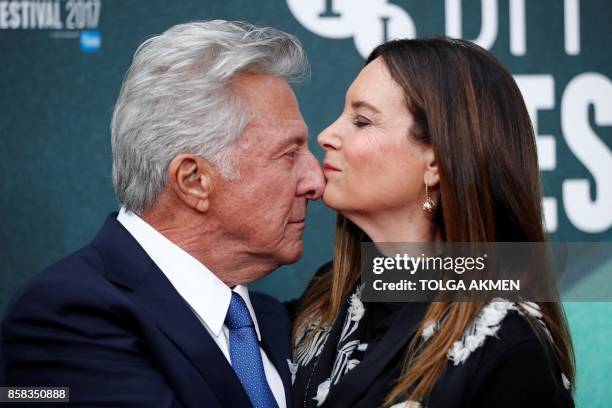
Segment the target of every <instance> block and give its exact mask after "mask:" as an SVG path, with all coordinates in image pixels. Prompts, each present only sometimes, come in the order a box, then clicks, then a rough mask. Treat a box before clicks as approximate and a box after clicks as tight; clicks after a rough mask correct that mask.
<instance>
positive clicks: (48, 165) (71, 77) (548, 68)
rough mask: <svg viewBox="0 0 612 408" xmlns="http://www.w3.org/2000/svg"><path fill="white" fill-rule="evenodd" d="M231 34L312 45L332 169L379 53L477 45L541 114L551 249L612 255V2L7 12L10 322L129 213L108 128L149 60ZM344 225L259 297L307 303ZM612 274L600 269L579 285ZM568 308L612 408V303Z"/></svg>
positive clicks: (5, 255) (593, 395)
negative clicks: (155, 51) (592, 245)
mask: <svg viewBox="0 0 612 408" xmlns="http://www.w3.org/2000/svg"><path fill="white" fill-rule="evenodd" d="M216 18H221V19H228V20H246V21H249V22H253V23H258V24H262V25H271V26H275V27H277V28H279V29H282V30H285V31H287V32H290V33H292V34H294V35H295V36H297V37H298V38H299V39H300V40H301V41H302V43H303V44H304V47H305V48H306V51H307V53H308V55H309V59H310V62H311V67H312V73H311V76H310V78H309V79H308V80H307V81H306V82H305V83H304V84H302V85H299V86H297V87H296V88H295V91H296V94H297V97H298V100H299V102H300V106H301V110H302V113H303V115H304V118H305V120H306V122H307V123H308V125H309V128H310V132H311V135H310V136H311V149H312V150H313V151H314V152H315V154H316V155H317V157H319V158H321V157H322V151H321V149H320V148H319V147H318V146H317V145H316V143H315V139H316V135H317V134H318V133H319V132H320V131H321V130H322V129H324V128H325V127H326V125H328V124H329V123H331V122H332V121H333V120H334V119H335V118H336V116H337V115H338V114H339V113H340V111H341V108H342V105H343V99H344V93H345V91H346V89H347V87H348V86H349V84H350V83H351V81H352V79H353V78H354V77H355V75H356V74H357V72H358V71H359V69H360V67H361V66H362V64H363V58H364V56H365V55H367V53H368V51H369V50H371V49H372V47H373V46H375V45H376V44H378V43H380V42H382V41H384V40H385V39H388V38H394V37H402V36H410V37H412V36H418V37H424V36H433V35H445V34H446V35H451V36H462V37H464V38H467V39H470V40H475V41H476V42H478V43H479V44H481V45H482V46H484V47H485V48H488V49H489V50H490V51H491V52H493V53H494V54H495V55H496V56H498V57H499V58H500V59H501V60H502V61H503V62H504V63H505V64H506V65H507V66H508V67H509V69H510V71H511V72H512V73H513V74H514V75H515V77H516V79H517V82H518V83H519V86H520V87H521V90H522V91H523V94H524V96H525V99H526V103H527V105H528V107H529V109H530V113H531V115H532V120H533V122H534V126H535V128H536V133H537V135H538V153H539V159H540V168H541V170H542V176H543V183H544V191H545V195H546V198H545V200H544V202H543V206H544V209H545V213H546V226H547V229H548V231H549V233H550V237H551V239H552V240H556V241H608V242H609V241H612V228H611V226H612V180H611V178H610V177H611V175H612V153H611V145H612V130H611V127H610V126H611V125H612V82H611V81H610V75H611V73H612V72H611V71H612V48H611V47H610V44H612V29H611V22H612V3H611V2H610V0H582V1H580V0H537V1H536V0H464V1H461V0H446V1H445V0H427V1H425V0H418V1H417V0H403V1H402V0H397V1H386V0H266V1H253V0H189V1H187V0H186V1H173V2H169V1H166V0H146V1H145V0H143V1H136V0H130V1H121V0H62V1H57V0H50V1H48V0H36V1H29V2H26V1H0V174H1V177H2V178H1V180H2V181H1V183H0V217H1V219H2V227H1V228H0V266H1V275H0V311H2V310H3V308H4V307H5V305H6V303H7V302H8V300H9V299H10V297H11V296H12V294H13V293H14V292H15V290H16V289H17V287H19V286H20V285H21V284H23V283H24V282H25V281H26V280H27V279H28V277H29V276H31V275H32V274H34V273H36V272H37V271H39V270H41V269H42V268H44V267H45V266H46V265H48V264H50V263H51V262H54V261H56V260H58V259H60V258H61V257H63V256H64V255H66V254H67V253H69V252H71V251H73V250H75V249H77V248H79V247H80V246H82V245H84V244H86V243H87V242H89V240H90V239H91V238H92V237H93V235H94V234H95V233H96V231H97V229H98V228H99V227H100V225H101V223H102V222H103V220H104V218H105V217H106V215H107V214H108V213H109V212H110V211H114V210H116V209H117V202H116V200H115V198H114V193H113V188H112V184H111V150H110V132H109V123H110V118H111V114H112V111H113V105H114V102H115V99H116V97H117V93H118V91H119V88H120V85H121V80H122V77H123V75H124V73H125V72H126V70H127V68H128V67H129V65H130V62H131V58H132V55H133V53H134V51H135V50H136V48H137V47H138V45H139V44H140V43H141V42H143V40H145V39H146V38H148V37H150V36H151V35H154V34H157V33H160V32H162V31H164V30H165V29H167V28H169V27H170V26H172V25H175V24H178V23H182V22H186V21H190V20H207V19H216ZM525 182H526V183H528V182H530V181H529V180H525ZM334 219H335V215H334V213H333V212H332V211H330V210H329V209H327V208H325V206H324V205H323V204H322V203H319V202H317V203H314V204H312V205H311V206H310V207H309V218H308V221H307V224H306V231H305V236H304V240H305V255H304V257H303V258H302V259H301V260H300V261H299V262H298V263H296V264H295V265H291V266H286V267H283V268H281V269H280V270H278V271H277V272H275V273H274V274H272V275H271V276H269V277H267V278H266V279H264V280H262V281H260V282H257V283H256V284H254V285H252V286H253V287H254V288H256V289H258V290H262V291H265V292H268V293H271V294H272V295H274V296H276V297H278V298H279V299H282V300H285V299H290V298H293V297H295V296H298V295H299V294H300V293H301V292H302V290H303V288H304V286H305V284H306V282H307V281H308V279H309V278H310V276H311V275H312V273H313V271H314V270H315V269H316V268H317V267H318V266H319V265H321V264H322V263H323V262H325V261H326V260H329V259H330V258H331V255H332V241H333V236H334ZM611 267H612V264H611V263H610V262H608V263H603V262H595V263H594V264H590V268H588V270H584V271H582V272H581V273H582V275H581V278H580V280H582V281H584V282H589V279H593V277H594V276H601V274H602V273H603V274H604V276H606V273H607V271H609V268H611ZM602 271H603V272H602ZM607 276H609V275H607ZM605 283H606V284H607V285H608V287H610V286H611V285H612V282H609V281H607V282H605ZM577 284H581V282H580V281H578V282H577ZM565 308H566V312H567V315H568V319H569V322H570V326H571V330H572V335H573V339H574V342H575V349H576V357H577V366H578V384H577V394H576V401H577V405H578V406H579V407H610V406H612V392H611V391H612V373H611V370H612V340H610V339H611V338H612V323H611V322H612V318H611V316H612V303H604V302H601V303H592V302H591V303H586V302H572V303H566V304H565Z"/></svg>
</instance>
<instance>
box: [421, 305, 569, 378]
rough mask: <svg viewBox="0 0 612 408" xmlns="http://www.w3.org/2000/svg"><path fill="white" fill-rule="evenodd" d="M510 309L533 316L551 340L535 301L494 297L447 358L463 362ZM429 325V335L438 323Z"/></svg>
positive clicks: (456, 363) (459, 362) (491, 334)
mask: <svg viewBox="0 0 612 408" xmlns="http://www.w3.org/2000/svg"><path fill="white" fill-rule="evenodd" d="M510 310H514V311H516V312H517V313H519V314H521V315H524V313H527V314H528V315H530V316H531V317H533V318H534V319H535V320H536V321H537V322H538V323H539V324H540V326H541V327H542V329H543V331H544V332H545V333H546V335H547V336H548V338H549V340H550V341H551V342H552V341H553V339H552V335H551V334H550V331H549V330H548V327H547V326H546V323H545V322H544V319H543V315H542V312H541V310H540V306H539V305H538V304H537V303H534V302H519V303H518V305H517V304H515V303H513V302H509V301H507V300H505V299H500V298H495V299H493V300H492V301H491V302H489V303H488V304H487V305H486V306H485V307H484V308H483V309H482V310H481V311H480V313H479V314H478V316H477V317H476V319H475V320H474V322H473V323H472V324H471V325H470V326H469V327H468V328H467V329H466V331H465V332H464V333H463V336H461V339H459V340H458V341H456V342H454V343H453V346H452V347H451V349H450V350H449V351H448V353H447V355H448V359H449V360H451V361H452V362H453V364H454V365H459V364H461V363H464V362H465V361H466V360H467V358H468V357H469V356H470V354H471V353H472V352H473V351H474V350H476V349H477V348H478V347H481V346H482V345H483V344H484V342H485V340H486V338H487V337H489V336H495V335H496V334H497V331H498V330H499V328H500V327H501V323H502V321H503V320H504V318H505V317H506V315H507V314H508V311H510ZM430 327H431V325H430V326H428V327H427V328H426V329H425V330H427V334H428V335H429V336H431V335H433V331H434V330H437V328H438V324H437V323H436V325H435V326H434V328H433V329H431V330H429V329H430ZM425 330H424V331H423V338H424V339H426V338H425ZM427 338H429V337H427ZM564 384H565V382H564Z"/></svg>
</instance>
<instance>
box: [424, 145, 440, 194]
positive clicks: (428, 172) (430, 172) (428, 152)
mask: <svg viewBox="0 0 612 408" xmlns="http://www.w3.org/2000/svg"><path fill="white" fill-rule="evenodd" d="M423 158H424V163H425V173H424V175H423V181H424V182H425V183H426V184H427V185H428V186H429V187H434V188H435V187H437V186H438V183H440V172H439V169H438V161H437V160H436V155H435V153H434V150H433V146H431V145H429V146H427V147H426V148H425V151H424V154H423Z"/></svg>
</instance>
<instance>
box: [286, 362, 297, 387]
mask: <svg viewBox="0 0 612 408" xmlns="http://www.w3.org/2000/svg"><path fill="white" fill-rule="evenodd" d="M287 364H288V365H289V372H290V373H291V385H293V383H294V382H295V376H296V374H297V371H298V365H297V364H295V363H294V362H293V361H291V360H289V359H287Z"/></svg>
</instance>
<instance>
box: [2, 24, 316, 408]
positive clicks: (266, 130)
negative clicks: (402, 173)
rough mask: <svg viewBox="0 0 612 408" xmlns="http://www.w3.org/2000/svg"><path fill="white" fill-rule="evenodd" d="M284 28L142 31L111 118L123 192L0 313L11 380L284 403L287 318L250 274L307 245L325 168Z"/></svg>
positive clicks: (158, 403) (117, 401)
mask: <svg viewBox="0 0 612 408" xmlns="http://www.w3.org/2000/svg"><path fill="white" fill-rule="evenodd" d="M305 70H306V59H305V55H304V52H303V50H302V48H301V47H300V45H299V43H298V42H297V41H296V40H295V39H294V38H293V37H292V36H290V35H288V34H286V33H283V32H281V31H278V30H275V29H271V28H261V27H255V26H252V25H249V24H245V23H233V22H226V21H209V22H197V23H189V24H182V25H178V26H175V27H172V28H171V29H170V30H168V31H166V32H165V33H163V34H161V35H159V36H156V37H153V38H151V39H149V40H147V41H146V42H145V43H144V44H142V45H141V46H140V47H139V48H138V50H137V51H136V54H135V56H134V60H133V62H132V65H131V67H130V69H129V71H128V73H127V75H126V77H125V79H124V82H123V86H122V88H121V92H120V95H119V98H118V101H117V104H116V107H115V111H114V115H113V120H112V149H113V182H114V186H115V190H116V193H117V197H118V199H119V201H120V203H121V205H122V208H121V211H120V212H119V214H117V213H113V214H111V215H110V216H109V217H108V219H107V220H106V222H105V224H104V226H103V227H102V229H101V231H100V232H99V233H98V235H97V236H96V237H95V239H94V240H93V242H92V243H90V244H89V245H87V246H85V247H84V248H82V249H80V250H79V251H77V252H75V253H73V254H71V255H69V256H68V257H67V258H65V259H63V260H61V261H60V262H58V263H56V264H55V265H53V266H51V267H50V268H48V269H47V270H45V271H44V272H42V273H41V274H39V275H37V276H36V277H35V278H34V279H33V280H32V281H31V282H30V283H29V284H28V285H27V286H26V287H25V288H24V289H23V290H22V291H21V292H20V293H19V294H18V295H17V296H16V298H15V299H14V300H13V302H12V303H11V305H10V306H9V308H8V309H7V313H6V315H5V317H4V319H3V322H2V355H3V360H2V361H3V363H2V365H3V367H2V368H3V371H4V375H5V376H6V382H7V384H8V385H10V386H20V387H23V386H69V387H70V399H71V402H73V403H75V404H76V405H88V404H92V405H93V404H95V405H97V406H107V407H115V406H126V405H129V406H131V405H137V406H146V407H175V406H183V407H248V406H251V405H252V406H254V407H277V406H278V407H286V406H287V405H288V402H287V401H290V400H291V398H290V385H291V384H290V383H291V381H290V375H289V372H288V362H287V359H288V358H290V344H289V333H290V322H289V320H288V318H287V316H286V314H285V312H284V309H283V307H282V306H281V305H280V304H279V303H278V302H277V301H275V300H274V299H272V298H270V297H268V296H265V295H262V294H256V293H249V292H248V290H247V288H246V286H245V285H246V284H248V283H249V282H253V281H255V280H257V279H260V278H263V277H264V276H266V275H268V274H269V273H270V272H272V271H273V270H274V269H276V268H277V267H278V266H280V265H283V264H289V263H292V262H295V261H297V260H298V259H299V257H300V256H301V254H302V250H303V242H302V233H303V229H304V219H305V217H306V206H307V202H308V200H316V199H318V198H319V197H320V196H321V194H322V189H323V183H324V181H323V176H322V173H321V170H320V168H319V165H318V163H317V161H316V159H315V157H314V156H313V155H312V153H311V152H310V151H309V149H308V136H307V129H306V126H305V124H304V121H303V119H302V116H301V114H300V111H299V108H298V105H297V102H296V98H295V96H294V94H293V92H292V91H291V88H290V87H289V85H288V82H291V81H293V80H296V79H299V78H300V77H301V76H302V75H303V74H304V72H305Z"/></svg>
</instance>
